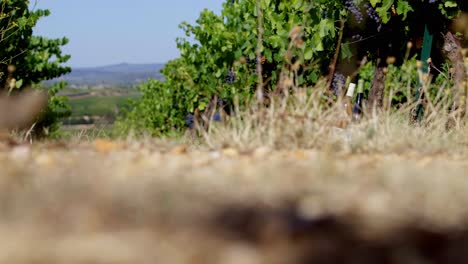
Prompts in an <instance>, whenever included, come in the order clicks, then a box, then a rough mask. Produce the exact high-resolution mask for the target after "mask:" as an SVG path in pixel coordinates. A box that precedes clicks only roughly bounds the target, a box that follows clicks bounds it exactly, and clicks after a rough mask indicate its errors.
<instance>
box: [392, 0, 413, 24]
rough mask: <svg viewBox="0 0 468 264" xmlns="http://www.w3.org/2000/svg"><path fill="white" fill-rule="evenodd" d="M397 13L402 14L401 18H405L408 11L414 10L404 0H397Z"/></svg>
mask: <svg viewBox="0 0 468 264" xmlns="http://www.w3.org/2000/svg"><path fill="white" fill-rule="evenodd" d="M396 11H397V13H398V15H403V20H406V17H407V15H408V13H409V12H412V11H414V9H413V8H412V7H411V6H410V4H409V3H408V2H407V1H405V0H398V3H397V9H396Z"/></svg>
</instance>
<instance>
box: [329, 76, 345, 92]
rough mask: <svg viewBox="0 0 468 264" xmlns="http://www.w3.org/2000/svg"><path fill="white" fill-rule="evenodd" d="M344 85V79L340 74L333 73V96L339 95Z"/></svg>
mask: <svg viewBox="0 0 468 264" xmlns="http://www.w3.org/2000/svg"><path fill="white" fill-rule="evenodd" d="M345 83H346V77H345V76H344V75H343V74H341V73H335V74H334V75H333V82H332V89H333V93H334V94H335V95H339V94H341V91H342V90H343V87H344V86H345Z"/></svg>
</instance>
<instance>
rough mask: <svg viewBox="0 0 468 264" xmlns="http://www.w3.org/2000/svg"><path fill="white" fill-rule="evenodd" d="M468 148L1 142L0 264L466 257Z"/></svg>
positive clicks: (455, 260) (433, 260)
mask: <svg viewBox="0 0 468 264" xmlns="http://www.w3.org/2000/svg"><path fill="white" fill-rule="evenodd" d="M467 158H468V157H467V156H463V155H460V154H459V155H450V154H449V153H443V152H441V153H431V154H424V153H420V152H415V151H404V152H401V153H380V154H354V155H351V154H347V153H339V152H325V151H319V150H272V149H269V148H267V147H260V148H256V149H250V150H242V151H240V150H237V149H232V148H225V149H220V150H208V149H196V148H187V147H186V146H183V145H179V146H177V145H173V144H170V143H155V142H132V143H118V142H113V141H106V140H96V141H94V142H92V143H79V144H74V143H43V144H37V145H33V146H29V145H7V144H3V145H0V166H1V168H2V169H1V170H0V197H1V199H0V210H1V213H0V215H1V216H0V235H1V241H2V242H1V244H2V247H0V263H242V264H243V263H468V259H467V258H468V257H467V256H465V255H466V254H464V253H463V252H464V251H465V249H468V235H466V233H465V230H468V220H467V219H468V207H467V206H466V205H467V204H468V177H467V176H468V159H467Z"/></svg>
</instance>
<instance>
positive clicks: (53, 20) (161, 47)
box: [31, 0, 224, 67]
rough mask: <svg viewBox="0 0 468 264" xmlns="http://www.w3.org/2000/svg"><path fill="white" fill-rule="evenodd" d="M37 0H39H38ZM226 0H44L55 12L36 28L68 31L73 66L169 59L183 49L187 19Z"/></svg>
mask: <svg viewBox="0 0 468 264" xmlns="http://www.w3.org/2000/svg"><path fill="white" fill-rule="evenodd" d="M31 2H34V0H32V1H31ZM223 2H224V1H223V0H38V3H37V8H41V9H49V10H50V11H51V12H52V14H51V15H50V16H49V17H46V18H43V19H42V20H40V21H39V23H38V25H37V27H36V28H35V31H34V34H36V35H41V36H46V37H50V38H58V37H62V36H65V37H67V38H68V39H70V43H69V44H68V45H67V46H66V47H65V48H64V49H63V50H64V52H65V53H66V54H70V55H71V56H72V58H71V60H70V61H69V65H71V66H72V67H89V66H99V65H108V64H115V63H121V62H128V63H154V62H166V61H168V60H170V59H173V58H176V57H177V56H178V54H179V52H178V50H177V47H176V43H175V39H176V37H181V36H184V34H183V32H182V31H181V30H180V29H179V28H178V25H179V24H180V22H182V21H187V22H190V23H194V22H195V20H196V19H197V18H198V15H199V13H200V12H201V11H202V10H203V9H204V8H208V9H210V10H213V11H214V12H216V13H218V14H219V13H220V12H221V6H222V3H223Z"/></svg>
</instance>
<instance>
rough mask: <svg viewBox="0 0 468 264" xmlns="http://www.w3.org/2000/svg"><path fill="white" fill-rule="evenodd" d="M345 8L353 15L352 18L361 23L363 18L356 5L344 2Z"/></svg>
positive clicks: (352, 0)
mask: <svg viewBox="0 0 468 264" xmlns="http://www.w3.org/2000/svg"><path fill="white" fill-rule="evenodd" d="M345 8H346V9H347V10H348V11H349V12H351V14H353V16H354V18H355V19H356V21H357V22H358V23H361V22H362V21H363V20H364V16H363V14H362V12H361V9H360V8H359V6H358V5H356V3H355V2H354V0H346V1H345Z"/></svg>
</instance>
